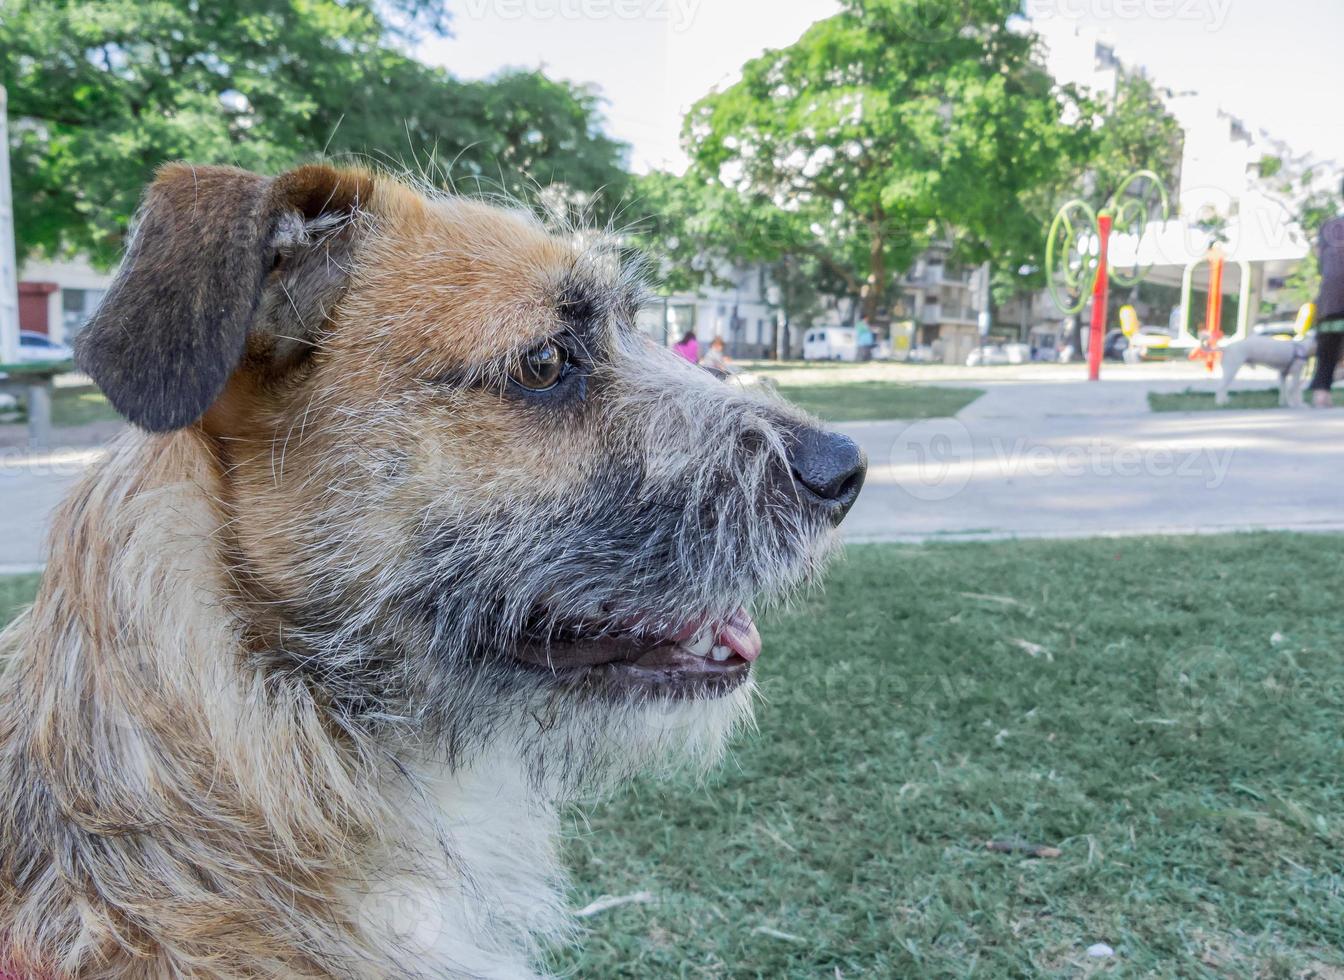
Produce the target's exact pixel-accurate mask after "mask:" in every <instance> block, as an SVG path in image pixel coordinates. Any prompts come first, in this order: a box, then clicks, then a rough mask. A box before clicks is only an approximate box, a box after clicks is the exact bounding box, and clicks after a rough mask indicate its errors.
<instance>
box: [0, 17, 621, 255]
mask: <svg viewBox="0 0 1344 980" xmlns="http://www.w3.org/2000/svg"><path fill="white" fill-rule="evenodd" d="M0 5H2V6H3V16H0V52H3V60H2V61H0V84H4V85H5V86H7V88H8V90H9V105H10V118H11V137H10V142H11V153H12V167H13V178H14V204H15V212H16V224H17V232H18V234H17V238H18V248H19V252H20V254H24V253H28V252H33V251H38V252H43V253H46V254H61V253H65V252H71V251H83V252H87V253H89V254H90V255H91V256H92V257H93V258H94V259H95V260H98V261H103V262H108V261H111V260H112V259H113V258H114V257H115V256H116V254H117V252H118V251H119V249H120V247H121V243H122V239H123V237H124V235H125V231H126V228H127V225H128V222H129V219H130V215H131V214H132V212H133V210H134V207H135V204H136V202H137V200H138V197H139V194H140V192H141V190H142V188H143V186H144V184H145V183H146V182H147V181H148V179H149V178H150V176H151V175H152V172H153V170H154V168H155V167H156V166H158V165H159V164H160V163H163V162H165V161H168V160H175V159H186V160H191V161H194V162H198V163H231V164H235V165H238V166H242V167H248V168H251V169H257V170H264V171H274V170H277V169H280V168H283V167H287V166H290V165H292V164H294V163H296V162H299V161H301V160H303V159H308V158H312V157H315V156H318V155H323V154H326V155H330V156H333V157H338V158H339V157H342V156H346V155H349V156H354V157H357V158H360V159H364V160H366V161H369V162H373V163H377V164H383V165H387V166H391V167H393V168H398V169H400V168H405V169H407V170H410V171H412V172H414V173H416V174H417V175H421V174H423V175H425V176H429V177H431V178H432V179H437V178H445V177H446V178H447V179H451V180H452V181H453V183H455V184H456V185H457V186H458V187H459V188H461V189H464V190H474V189H475V185H476V183H477V182H479V183H481V184H482V185H484V187H485V188H486V189H491V190H500V191H503V192H505V193H509V194H513V195H518V196H522V197H525V198H527V197H531V196H532V192H534V191H535V190H536V189H537V188H538V186H540V185H547V184H559V185H564V188H565V189H566V192H567V194H568V195H569V196H570V197H571V198H572V197H574V196H577V197H578V198H579V199H580V201H581V202H582V201H583V200H584V199H585V198H586V197H587V195H590V194H592V193H593V192H596V191H598V190H602V189H607V192H608V193H607V194H605V195H604V198H605V199H607V200H611V201H615V200H617V199H618V198H619V197H620V195H621V193H622V183H623V180H624V172H623V168H622V159H623V155H624V148H623V146H622V145H621V144H619V143H617V142H615V141H613V140H612V139H610V138H609V137H607V136H606V135H605V134H604V133H603V132H602V130H601V127H600V116H599V112H598V109H599V106H598V101H597V99H596V97H595V96H593V95H592V94H591V93H589V92H586V91H584V90H582V89H578V88H575V87H573V86H571V85H568V84H566V83H562V82H556V81H552V80H550V79H548V78H546V77H545V76H543V75H541V74H539V73H536V72H514V73H507V74H504V75H502V76H500V77H498V78H496V79H494V80H491V81H486V82H464V81H459V80H456V79H454V78H453V77H452V76H451V75H449V74H448V73H447V72H445V71H443V70H442V69H437V68H432V67H429V66H426V65H423V64H420V63H419V62H417V61H415V60H414V59H413V58H411V57H409V56H408V55H406V54H405V53H404V51H403V50H402V47H401V43H402V42H404V41H405V39H406V32H407V31H415V30H430V31H442V30H444V29H445V25H446V22H447V14H446V11H445V8H444V4H443V3H442V0H394V2H382V0H210V2H206V0H96V2H92V0H81V2H60V0H0ZM393 20H395V21H396V23H395V24H394V23H393Z"/></svg>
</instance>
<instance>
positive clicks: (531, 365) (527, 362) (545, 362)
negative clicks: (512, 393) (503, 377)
mask: <svg viewBox="0 0 1344 980" xmlns="http://www.w3.org/2000/svg"><path fill="white" fill-rule="evenodd" d="M567 361H568V358H567V357H566V355H565V352H564V350H563V349H562V348H561V347H559V346H558V345H556V344H554V343H552V342H551V341H547V342H546V343H544V344H542V345H541V346H540V347H537V348H534V349H533V350H530V351H528V352H527V353H526V354H524V355H523V357H522V360H520V361H519V362H518V365H517V366H516V367H515V368H514V369H513V370H512V371H511V372H510V377H512V378H513V380H514V381H516V382H518V384H520V385H522V386H523V387H524V388H526V389H528V390H529V391H545V390H546V389H547V388H554V387H555V386H556V384H558V383H559V381H560V379H561V378H562V377H564V375H565V364H566V363H567Z"/></svg>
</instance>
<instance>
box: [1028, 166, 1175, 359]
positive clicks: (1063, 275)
mask: <svg viewBox="0 0 1344 980" xmlns="http://www.w3.org/2000/svg"><path fill="white" fill-rule="evenodd" d="M1156 205H1161V215H1162V221H1163V222H1164V223H1165V222H1166V220H1167V219H1168V218H1169V217H1170V216H1171V204H1170V202H1169V200H1168V198H1167V189H1166V188H1165V187H1163V186H1162V181H1161V180H1160V179H1159V178H1158V176H1157V174H1155V173H1153V172H1152V171H1151V170H1139V171H1136V172H1135V173H1132V174H1130V175H1129V176H1128V177H1126V178H1125V179H1124V181H1123V182H1122V183H1121V184H1120V186H1119V188H1117V189H1116V192H1115V193H1114V194H1113V195H1111V199H1110V200H1109V201H1107V202H1106V205H1105V206H1104V207H1103V208H1102V209H1101V210H1100V211H1094V210H1092V207H1091V205H1089V204H1088V203H1087V202H1086V201H1084V200H1082V199H1080V198H1075V199H1074V200H1072V201H1069V202H1067V203H1066V204H1064V206H1063V207H1061V208H1060V209H1059V211H1058V212H1057V213H1056V214H1055V220H1054V221H1053V222H1051V224H1050V231H1049V234H1048V236H1047V238H1046V240H1045V264H1046V271H1047V273H1048V275H1049V284H1050V295H1051V296H1052V297H1053V298H1054V300H1055V305H1056V306H1058V307H1059V309H1060V311H1061V312H1062V313H1063V314H1064V315H1065V316H1076V315H1077V314H1079V313H1081V312H1082V311H1083V308H1084V307H1085V306H1087V301H1088V297H1089V296H1090V297H1091V299H1092V324H1091V329H1090V331H1089V334H1088V345H1087V376H1088V378H1089V379H1090V380H1092V381H1097V380H1099V379H1100V378H1101V356H1102V346H1103V344H1104V341H1105V334H1106V316H1107V303H1108V302H1109V300H1110V283H1111V282H1112V281H1114V282H1115V284H1116V285H1117V286H1121V287H1123V288H1128V287H1131V286H1136V285H1138V284H1139V283H1140V282H1141V281H1142V280H1143V278H1144V277H1145V276H1146V275H1147V274H1148V270H1147V269H1146V268H1144V269H1140V268H1139V267H1138V266H1137V265H1136V266H1135V268H1134V269H1133V270H1132V273H1131V274H1128V275H1126V274H1124V273H1122V272H1120V271H1119V270H1118V269H1115V268H1112V267H1111V264H1110V247H1111V233H1112V232H1118V233H1120V234H1122V235H1133V236H1134V237H1135V238H1136V239H1140V238H1142V237H1143V234H1144V232H1145V230H1146V229H1147V228H1148V224H1149V220H1150V217H1151V208H1152V207H1154V206H1156ZM1136 251H1137V250H1136ZM1136 261H1137V260H1136Z"/></svg>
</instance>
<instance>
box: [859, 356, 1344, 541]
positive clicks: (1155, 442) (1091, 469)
mask: <svg viewBox="0 0 1344 980" xmlns="http://www.w3.org/2000/svg"><path fill="white" fill-rule="evenodd" d="M1196 380H1197V381H1198V382H1199V383H1196V384H1194V385H1192V384H1191V382H1190V381H1189V380H1180V381H1178V382H1172V381H1168V380H1163V381H1156V382H1154V381H1148V380H1133V381H1131V380H1126V379H1117V380H1114V381H1107V382H1103V383H1102V384H1100V385H1093V384H1088V383H1086V382H1075V383H1067V382H1065V383H1059V382H1033V381H1025V382H1021V383H1004V384H998V385H994V386H993V387H990V388H989V389H988V390H987V392H986V394H985V395H984V396H983V397H982V398H980V399H979V400H978V401H976V402H975V403H973V404H971V405H969V406H967V408H966V409H964V410H963V411H962V412H961V414H960V415H959V416H958V417H957V418H955V419H930V420H927V421H921V422H857V423H848V424H845V425H843V426H841V428H842V429H843V430H844V431H846V432H847V433H849V434H850V435H851V436H853V437H854V438H855V439H857V440H858V441H859V443H860V444H861V445H862V446H863V447H864V449H865V450H866V451H867V453H868V458H869V462H870V469H869V474H868V482H867V485H866V486H865V488H864V492H863V495H862V496H861V497H860V499H859V502H858V504H857V505H855V508H854V511H853V512H852V513H851V514H850V516H849V517H848V518H847V519H846V521H845V532H846V534H847V536H848V537H849V538H850V539H851V540H858V541H863V540H887V541H890V540H896V541H902V540H904V541H918V540H926V539H950V540H955V539H978V538H1001V537H1018V536H1023V537H1079V536H1089V535H1130V534H1172V533H1209V532H1225V531H1240V530H1250V529H1270V528H1273V529H1293V530H1344V494H1341V490H1344V409H1335V410H1332V411H1326V412H1319V411H1307V410H1303V411H1242V412H1189V413H1153V412H1150V411H1149V410H1148V404H1147V393H1148V392H1149V391H1152V390H1164V389H1170V390H1183V389H1185V388H1187V387H1205V386H1206V385H1207V386H1211V384H1212V383H1211V382H1206V381H1202V379H1196ZM1268 383H1270V382H1269V380H1268V379H1261V380H1260V381H1259V382H1258V384H1268ZM1238 387H1239V388H1240V387H1244V386H1242V385H1238Z"/></svg>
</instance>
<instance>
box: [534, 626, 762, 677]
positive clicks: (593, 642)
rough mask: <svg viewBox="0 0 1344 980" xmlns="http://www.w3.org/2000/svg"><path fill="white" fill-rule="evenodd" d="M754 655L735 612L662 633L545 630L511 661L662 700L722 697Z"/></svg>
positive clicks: (757, 639)
mask: <svg viewBox="0 0 1344 980" xmlns="http://www.w3.org/2000/svg"><path fill="white" fill-rule="evenodd" d="M760 654H761V635H760V633H758V632H757V631H756V624H755V623H754V622H753V621H752V618H751V616H750V615H749V614H748V613H747V611H746V610H745V609H742V608H738V609H737V610H735V611H734V612H733V613H732V614H731V615H729V616H727V617H724V618H721V619H713V618H711V617H708V616H696V617H692V618H690V619H687V620H685V621H683V622H681V623H678V624H676V625H675V626H672V627H670V628H664V629H657V628H652V627H650V626H648V625H647V624H644V623H641V622H640V621H638V620H632V621H626V622H624V623H621V624H617V625H613V624H611V623H578V624H568V625H565V626H561V627H555V626H551V627H550V628H548V629H547V630H546V631H545V633H544V635H534V636H533V637H531V638H529V639H527V640H525V641H524V642H523V643H522V644H520V645H519V647H518V648H517V649H516V650H515V651H514V656H515V658H517V659H518V660H520V661H522V662H523V663H526V664H529V665H531V666H533V667H537V668H541V669H545V670H548V671H550V672H552V673H554V674H555V675H557V677H561V678H564V679H573V678H582V679H584V680H588V679H592V680H594V681H598V682H601V683H605V684H609V685H612V686H614V687H617V688H619V689H626V690H631V691H635V692H647V693H649V694H656V695H662V696H667V697H716V696H719V695H723V694H726V693H728V692H729V691H731V690H733V689H734V688H736V687H737V686H738V685H739V684H741V683H742V682H743V681H745V680H746V679H747V676H748V675H749V674H750V672H751V664H752V661H754V660H755V659H756V658H757V657H759V656H760Z"/></svg>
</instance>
